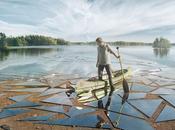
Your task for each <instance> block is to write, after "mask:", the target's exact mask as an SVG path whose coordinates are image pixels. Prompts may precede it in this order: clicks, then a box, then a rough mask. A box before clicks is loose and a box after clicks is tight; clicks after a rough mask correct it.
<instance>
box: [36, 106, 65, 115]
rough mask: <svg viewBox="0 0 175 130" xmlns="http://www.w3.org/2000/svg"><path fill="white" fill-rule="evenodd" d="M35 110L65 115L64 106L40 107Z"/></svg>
mask: <svg viewBox="0 0 175 130" xmlns="http://www.w3.org/2000/svg"><path fill="white" fill-rule="evenodd" d="M34 109H37V110H43V111H48V112H55V113H61V114H64V109H63V106H60V105H57V106H39V107H34Z"/></svg>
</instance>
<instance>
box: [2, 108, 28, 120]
mask: <svg viewBox="0 0 175 130" xmlns="http://www.w3.org/2000/svg"><path fill="white" fill-rule="evenodd" d="M26 112H29V110H24V109H16V110H11V109H3V110H2V111H1V112H0V119H3V118H7V117H11V116H16V115H18V114H22V113H26Z"/></svg>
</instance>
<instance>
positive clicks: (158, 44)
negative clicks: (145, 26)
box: [153, 37, 171, 48]
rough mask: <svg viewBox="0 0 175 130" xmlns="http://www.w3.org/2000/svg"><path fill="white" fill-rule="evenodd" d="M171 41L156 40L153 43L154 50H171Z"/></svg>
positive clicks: (164, 39) (161, 38)
mask: <svg viewBox="0 0 175 130" xmlns="http://www.w3.org/2000/svg"><path fill="white" fill-rule="evenodd" d="M170 47H171V44H170V41H169V40H168V39H166V38H163V37H160V38H156V39H155V40H154V42H153V48H170Z"/></svg>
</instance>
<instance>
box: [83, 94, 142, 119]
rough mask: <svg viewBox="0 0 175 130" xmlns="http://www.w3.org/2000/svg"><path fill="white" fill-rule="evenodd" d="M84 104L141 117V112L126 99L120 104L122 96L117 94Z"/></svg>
mask: <svg viewBox="0 0 175 130" xmlns="http://www.w3.org/2000/svg"><path fill="white" fill-rule="evenodd" d="M86 105H88V106H92V107H97V108H100V109H105V110H110V111H113V112H120V113H124V114H128V115H131V116H136V117H140V118H143V114H142V113H140V112H139V111H138V110H136V109H135V108H133V107H132V106H131V105H130V104H128V103H127V102H126V101H125V102H124V104H122V98H121V97H120V96H119V95H113V96H111V97H110V96H106V97H104V98H102V99H100V100H98V101H94V102H90V103H86Z"/></svg>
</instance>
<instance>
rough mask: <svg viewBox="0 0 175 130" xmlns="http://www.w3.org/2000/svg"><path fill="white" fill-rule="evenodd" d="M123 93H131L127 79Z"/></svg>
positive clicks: (124, 82) (124, 81)
mask: <svg viewBox="0 0 175 130" xmlns="http://www.w3.org/2000/svg"><path fill="white" fill-rule="evenodd" d="M123 91H124V93H129V86H128V82H127V81H126V80H125V79H123Z"/></svg>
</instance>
